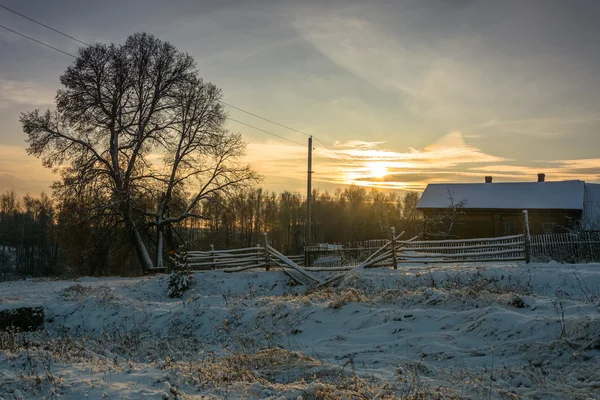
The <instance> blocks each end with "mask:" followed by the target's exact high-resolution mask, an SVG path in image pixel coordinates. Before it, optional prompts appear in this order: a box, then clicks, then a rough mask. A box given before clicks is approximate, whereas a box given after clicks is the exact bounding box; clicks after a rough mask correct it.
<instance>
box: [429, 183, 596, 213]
mask: <svg viewBox="0 0 600 400" xmlns="http://www.w3.org/2000/svg"><path fill="white" fill-rule="evenodd" d="M583 196H584V182H583V181H579V180H574V181H561V182H507V183H504V182H502V183H437V184H429V185H427V188H426V189H425V192H423V195H422V196H421V199H420V200H419V203H418V204H417V208H447V207H449V206H450V205H451V203H452V202H453V203H454V204H456V203H458V202H461V201H463V202H464V203H465V204H464V208H495V209H517V210H525V209H527V210H536V209H538V210H581V209H583Z"/></svg>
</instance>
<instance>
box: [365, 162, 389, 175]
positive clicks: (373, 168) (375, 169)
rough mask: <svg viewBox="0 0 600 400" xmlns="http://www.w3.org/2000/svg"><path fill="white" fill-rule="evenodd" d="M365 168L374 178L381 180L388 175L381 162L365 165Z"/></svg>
mask: <svg viewBox="0 0 600 400" xmlns="http://www.w3.org/2000/svg"><path fill="white" fill-rule="evenodd" d="M367 168H369V172H370V175H371V176H372V177H374V178H383V177H384V176H386V175H387V174H388V170H387V167H386V166H385V164H383V163H381V162H371V163H367Z"/></svg>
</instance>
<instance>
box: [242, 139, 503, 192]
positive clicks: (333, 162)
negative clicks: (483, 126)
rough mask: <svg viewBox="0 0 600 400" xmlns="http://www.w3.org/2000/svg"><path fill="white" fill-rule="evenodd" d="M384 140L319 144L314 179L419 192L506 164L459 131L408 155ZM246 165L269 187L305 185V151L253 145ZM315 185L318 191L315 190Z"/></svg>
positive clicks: (331, 183) (328, 183) (331, 184)
mask: <svg viewBox="0 0 600 400" xmlns="http://www.w3.org/2000/svg"><path fill="white" fill-rule="evenodd" d="M383 146H384V143H382V142H366V141H357V140H354V141H348V142H344V143H336V144H335V145H334V147H333V148H325V147H323V146H320V143H319V142H315V151H314V152H313V157H314V158H313V169H314V175H313V181H314V182H315V184H316V186H318V185H319V184H322V185H323V186H324V187H326V188H333V187H339V186H340V185H348V184H356V185H360V186H368V187H377V188H383V189H395V190H419V189H422V188H424V187H425V185H426V184H427V183H429V182H433V181H436V180H437V181H447V180H450V179H456V177H459V176H463V173H462V172H461V171H460V169H461V168H462V169H464V168H465V167H468V166H470V165H476V164H481V163H499V162H505V161H507V160H506V159H505V158H503V157H497V156H494V155H489V154H486V153H484V152H483V151H481V150H480V149H477V148H475V147H473V146H470V145H467V144H465V142H464V140H463V138H462V135H461V134H460V133H459V132H452V133H450V134H448V135H446V136H444V137H442V138H441V139H439V140H438V141H437V142H435V143H433V144H431V145H429V146H427V147H425V148H424V149H422V150H418V149H414V148H410V149H408V151H406V152H397V151H391V150H387V149H385V148H383ZM246 161H247V162H249V163H250V164H252V165H253V166H254V167H255V168H256V169H257V170H258V171H259V173H261V174H263V175H264V176H266V177H267V181H266V182H265V184H267V185H273V184H275V186H284V185H285V184H292V185H293V186H294V187H295V188H296V189H298V188H300V189H302V188H303V187H304V186H305V184H306V173H307V172H306V171H307V150H306V148H303V147H301V146H294V145H287V144H280V143H273V142H270V143H262V144H261V143H250V144H249V145H248V156H246ZM316 186H315V187H316Z"/></svg>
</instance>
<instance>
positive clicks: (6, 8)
mask: <svg viewBox="0 0 600 400" xmlns="http://www.w3.org/2000/svg"><path fill="white" fill-rule="evenodd" d="M0 7H2V8H4V9H5V10H7V11H10V12H11V13H13V14H17V15H18V16H19V17H22V18H25V19H27V20H29V21H31V22H35V23H36V24H38V25H41V26H43V27H44V28H47V29H50V30H51V31H53V32H56V33H58V34H59V35H63V36H64V37H67V38H69V39H71V40H74V41H76V42H77V43H81V44H82V45H84V46H89V44H87V43H85V42H82V41H81V40H79V39H76V38H74V37H73V36H70V35H67V34H66V33H64V32H61V31H59V30H57V29H54V28H52V27H51V26H48V25H46V24H43V23H41V22H40V21H37V20H35V19H33V18H31V17H28V16H27V15H23V14H21V13H20V12H18V11H15V10H13V9H12V8H8V7H6V6H5V5H2V4H0Z"/></svg>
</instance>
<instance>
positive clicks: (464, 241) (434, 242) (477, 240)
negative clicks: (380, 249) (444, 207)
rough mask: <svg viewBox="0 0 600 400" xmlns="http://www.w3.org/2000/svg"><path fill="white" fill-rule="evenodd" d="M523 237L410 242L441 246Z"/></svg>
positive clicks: (521, 235)
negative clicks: (444, 244)
mask: <svg viewBox="0 0 600 400" xmlns="http://www.w3.org/2000/svg"><path fill="white" fill-rule="evenodd" d="M524 237H525V235H524V234H520V235H512V236H502V237H496V238H478V239H449V240H425V241H419V242H411V243H412V244H442V243H473V242H497V241H501V240H509V239H521V238H524ZM407 242H409V241H404V242H398V243H399V244H405V243H407Z"/></svg>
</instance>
